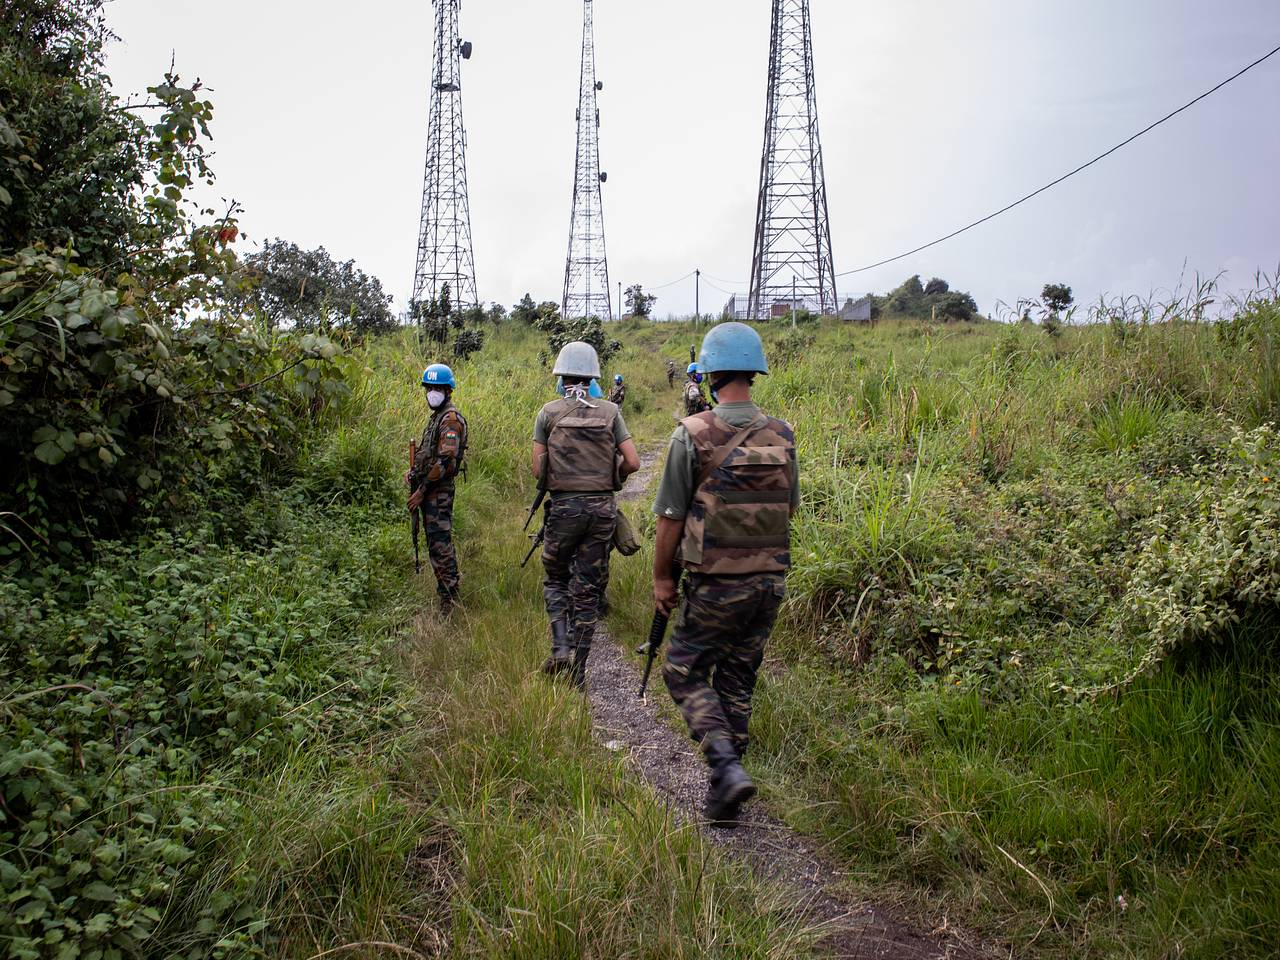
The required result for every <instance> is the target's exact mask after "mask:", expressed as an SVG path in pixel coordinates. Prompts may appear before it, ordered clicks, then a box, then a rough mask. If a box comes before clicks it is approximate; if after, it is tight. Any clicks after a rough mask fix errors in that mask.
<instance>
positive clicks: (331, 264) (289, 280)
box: [245, 240, 395, 334]
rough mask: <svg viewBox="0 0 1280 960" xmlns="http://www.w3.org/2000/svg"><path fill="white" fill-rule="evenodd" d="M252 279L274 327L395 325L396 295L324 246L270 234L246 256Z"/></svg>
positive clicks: (365, 329) (373, 329)
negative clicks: (272, 237) (307, 245)
mask: <svg viewBox="0 0 1280 960" xmlns="http://www.w3.org/2000/svg"><path fill="white" fill-rule="evenodd" d="M245 265H246V267H247V268H248V270H249V277H250V280H251V283H252V285H253V292H252V294H251V295H250V300H251V302H252V304H253V306H254V307H255V308H256V309H257V310H258V311H259V313H261V314H262V316H264V317H266V319H267V322H268V323H269V324H270V326H271V327H272V328H293V329H297V330H312V331H327V330H332V329H334V328H346V329H350V330H354V331H356V332H358V333H363V334H371V333H384V332H386V331H388V330H391V329H392V328H393V327H394V326H395V318H394V317H393V316H392V314H391V306H390V305H391V296H390V295H389V294H384V293H383V292H382V284H381V282H379V281H378V280H377V279H376V278H374V277H370V276H369V275H368V274H366V273H365V272H364V271H363V270H360V269H358V268H357V267H356V265H355V261H354V260H347V261H345V262H343V263H339V262H337V261H335V260H334V259H333V258H332V257H331V256H329V253H328V251H327V250H325V248H324V247H319V248H317V249H315V250H303V249H302V248H301V247H299V246H298V245H297V244H293V243H286V242H285V241H283V240H268V241H267V242H266V243H265V244H263V247H262V251H261V252H260V253H253V254H250V255H249V256H248V257H246V258H245Z"/></svg>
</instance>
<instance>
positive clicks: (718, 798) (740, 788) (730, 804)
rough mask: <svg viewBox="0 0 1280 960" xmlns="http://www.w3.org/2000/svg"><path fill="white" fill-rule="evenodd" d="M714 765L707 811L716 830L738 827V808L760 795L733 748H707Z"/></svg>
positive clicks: (723, 745) (719, 744)
mask: <svg viewBox="0 0 1280 960" xmlns="http://www.w3.org/2000/svg"><path fill="white" fill-rule="evenodd" d="M706 752H707V762H708V763H710V764H711V783H710V786H709V788H708V790H707V806H706V809H705V810H704V813H705V814H706V817H707V819H708V820H709V821H710V822H711V825H712V826H713V827H736V826H737V825H738V808H739V807H740V806H741V805H742V804H744V803H746V802H747V801H748V800H750V799H751V798H752V797H754V796H755V795H756V785H755V784H754V783H752V782H751V778H750V777H749V776H747V771H745V770H743V769H742V763H741V762H740V761H739V760H738V753H737V751H736V750H734V748H733V746H732V745H730V744H728V743H724V742H721V741H717V742H715V743H712V744H710V745H708V747H707V748H706Z"/></svg>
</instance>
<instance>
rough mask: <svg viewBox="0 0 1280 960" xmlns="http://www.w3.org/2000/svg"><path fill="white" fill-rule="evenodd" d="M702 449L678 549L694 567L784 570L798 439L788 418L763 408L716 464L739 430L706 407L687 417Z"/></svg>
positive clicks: (710, 570) (703, 570)
mask: <svg viewBox="0 0 1280 960" xmlns="http://www.w3.org/2000/svg"><path fill="white" fill-rule="evenodd" d="M683 425H684V428H685V429H686V430H687V431H688V432H689V439H690V440H691V441H692V442H693V445H694V448H695V449H696V451H697V454H698V463H699V483H698V487H697V490H696V491H695V492H694V496H693V503H692V504H691V505H690V508H689V513H688V515H687V516H686V517H685V525H684V539H683V541H682V543H681V545H680V554H681V556H682V557H683V559H684V564H685V566H686V567H687V568H688V569H690V570H693V571H695V572H697V573H707V574H717V575H727V574H747V573H784V572H786V571H787V570H788V569H789V568H790V566H791V501H792V485H793V483H794V478H795V466H794V464H795V457H796V439H795V434H794V433H793V432H792V430H791V427H790V425H788V424H787V423H786V421H784V420H778V419H775V418H773V417H769V416H765V415H764V414H761V416H760V418H759V420H758V421H757V423H756V425H755V426H754V429H752V430H751V432H750V433H748V434H747V436H746V437H744V438H743V439H742V440H741V441H740V442H739V443H738V445H737V446H736V447H734V448H733V449H732V450H731V451H729V453H728V456H726V457H725V458H724V460H723V462H722V463H720V464H719V465H718V466H714V465H713V460H714V459H715V456H716V452H717V451H718V450H720V449H721V448H722V447H724V446H725V445H726V444H728V443H729V442H730V441H732V440H733V438H734V437H735V436H737V435H738V433H739V431H738V430H737V429H736V428H734V427H731V426H730V425H729V424H727V423H725V422H724V421H723V420H721V419H720V418H719V417H717V416H716V415H715V414H714V413H712V412H710V411H708V412H706V413H701V414H698V415H697V416H694V417H689V418H687V419H686V420H684V421H683Z"/></svg>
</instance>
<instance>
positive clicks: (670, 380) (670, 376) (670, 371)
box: [667, 360, 676, 390]
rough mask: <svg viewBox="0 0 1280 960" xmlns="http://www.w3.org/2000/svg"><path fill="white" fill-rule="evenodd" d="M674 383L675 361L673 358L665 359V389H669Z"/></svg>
mask: <svg viewBox="0 0 1280 960" xmlns="http://www.w3.org/2000/svg"><path fill="white" fill-rule="evenodd" d="M675 385H676V362H675V361H674V360H668V361H667V389H668V390H669V389H671V388H672V387H674V386H675Z"/></svg>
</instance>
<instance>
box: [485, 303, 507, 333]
mask: <svg viewBox="0 0 1280 960" xmlns="http://www.w3.org/2000/svg"><path fill="white" fill-rule="evenodd" d="M506 316H507V308H506V307H504V306H503V305H502V304H500V303H491V304H489V312H488V313H486V314H485V319H486V320H488V321H489V322H490V323H492V324H493V325H494V326H495V327H496V326H498V325H499V324H501V323H502V321H503V320H504V319H506Z"/></svg>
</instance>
